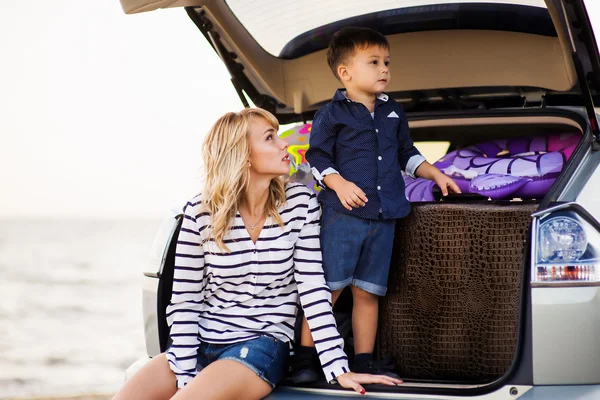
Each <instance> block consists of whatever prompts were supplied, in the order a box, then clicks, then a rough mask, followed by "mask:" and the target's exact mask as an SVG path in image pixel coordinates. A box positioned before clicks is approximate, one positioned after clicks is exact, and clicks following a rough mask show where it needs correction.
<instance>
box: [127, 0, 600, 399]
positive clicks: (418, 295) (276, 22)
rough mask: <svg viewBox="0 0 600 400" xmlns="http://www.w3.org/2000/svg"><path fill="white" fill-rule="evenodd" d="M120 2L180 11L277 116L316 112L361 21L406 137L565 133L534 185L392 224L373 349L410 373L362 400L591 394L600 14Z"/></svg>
mask: <svg viewBox="0 0 600 400" xmlns="http://www.w3.org/2000/svg"><path fill="white" fill-rule="evenodd" d="M594 1H597V0H594ZM121 3H122V6H123V9H124V10H125V12H127V13H135V12H141V11H149V10H153V9H156V8H160V7H184V6H185V12H187V14H188V15H189V17H190V19H191V22H192V23H194V24H196V26H197V27H198V29H199V31H200V32H199V34H201V35H203V36H204V37H205V38H206V40H208V41H209V42H210V43H211V44H212V46H213V48H214V49H215V51H216V52H217V53H218V55H219V56H220V57H221V58H222V59H223V62H224V63H225V65H226V66H227V68H228V70H229V71H230V73H231V77H232V83H233V85H234V86H235V88H236V90H237V92H238V93H239V95H240V98H241V99H242V101H243V102H244V103H245V104H248V101H247V99H248V98H249V99H250V100H251V101H252V102H253V103H254V104H257V105H259V106H261V107H264V108H266V109H268V110H270V111H271V112H273V113H274V114H275V115H276V116H277V118H278V119H279V120H280V122H281V123H282V124H287V123H293V122H298V123H304V122H306V121H310V120H311V118H312V116H313V115H314V112H315V111H316V110H317V109H318V108H319V107H320V106H321V105H322V104H324V103H325V102H327V101H328V100H329V99H330V98H331V96H332V95H333V93H334V92H335V89H336V88H337V87H338V86H339V82H337V81H336V80H335V78H334V77H333V75H332V73H331V71H330V70H329V68H328V66H327V62H326V59H325V52H326V47H327V44H328V42H329V40H330V39H331V36H332V34H333V33H334V32H335V31H337V30H338V29H339V28H341V27H344V26H367V27H371V28H374V29H377V30H378V31H380V32H381V33H383V34H385V35H386V36H387V38H388V40H389V43H390V47H391V49H390V50H391V55H392V62H391V70H392V71H391V72H392V76H393V79H392V80H391V82H390V85H389V87H388V89H389V91H388V93H389V95H390V96H392V97H393V98H394V99H395V100H397V101H398V102H400V103H401V104H402V105H403V107H404V109H405V111H406V113H407V116H408V119H409V124H410V128H411V135H412V137H413V139H414V140H415V142H416V143H417V144H419V143H423V142H431V141H442V142H447V143H448V144H449V151H454V150H457V149H464V148H467V147H469V146H471V145H474V144H476V143H481V142H485V141H492V140H496V139H502V140H506V141H510V140H512V139H514V138H517V137H537V136H540V135H546V136H547V137H550V136H552V135H554V136H553V137H561V135H562V134H568V133H572V134H575V135H577V138H578V140H577V141H576V142H577V143H576V145H574V147H573V148H572V149H571V150H572V152H570V153H569V154H568V157H565V159H564V160H563V161H564V162H563V163H562V164H561V168H560V169H559V170H558V171H554V172H553V174H554V175H553V176H551V177H550V178H551V179H552V180H551V181H549V182H550V184H549V188H548V189H547V190H545V192H544V193H543V194H541V195H540V194H538V195H536V196H530V197H531V198H526V197H524V196H522V197H518V198H517V197H511V198H509V199H504V200H487V197H486V200H484V201H481V200H475V199H473V198H470V197H460V196H456V197H455V198H454V201H452V202H449V201H439V200H437V201H436V200H435V199H433V200H431V199H430V201H427V202H414V203H413V212H412V214H411V216H410V217H408V218H406V219H405V220H403V221H401V222H399V223H398V224H397V235H396V239H395V240H396V243H395V252H394V256H393V261H392V270H391V276H390V282H389V292H388V295H387V296H386V297H385V298H383V299H382V300H381V307H380V309H381V310H380V329H379V333H378V343H377V352H378V355H379V356H386V355H392V356H393V358H394V362H395V368H396V371H397V372H398V374H399V375H400V376H401V377H403V378H404V379H405V383H404V384H403V385H401V386H398V387H383V386H373V387H371V388H369V395H370V397H371V398H381V399H384V398H385V399H507V400H508V399H521V400H526V399H531V400H533V399H536V400H542V399H543V400H548V399H561V400H564V399H578V400H591V399H600V266H599V265H598V263H599V254H600V223H599V221H600V171H599V170H598V164H599V162H600V152H599V151H598V150H599V149H600V131H599V126H598V119H597V117H596V113H595V108H596V107H598V103H599V102H600V96H599V95H600V57H599V53H598V47H597V44H596V40H595V37H594V33H593V31H592V28H591V22H590V17H595V18H596V21H598V18H597V16H594V15H589V14H588V12H587V11H586V5H588V6H589V4H591V3H592V0H587V1H583V0H546V1H543V0H529V1H525V0H522V1H518V0H505V1H495V0H486V1H485V2H482V1H426V0H410V1H409V0H406V1H385V0H371V1H342V0H335V1H334V0H329V1H328V0H321V1H316V0H310V1H309V0H304V1H302V0H298V1H294V2H292V1H279V2H273V1H268V0H254V1H244V0H227V1H222V0H177V1H174V0H121ZM182 12H183V10H182ZM207 73H208V72H207ZM548 146H549V145H548ZM507 147H509V146H508V145H507ZM503 150H507V151H508V152H510V149H503ZM546 151H548V152H549V151H551V149H550V148H549V147H548V148H546ZM542 153H545V152H542ZM523 154H524V153H522V154H521V155H520V157H528V156H527V155H523ZM505 155H506V154H505V153H503V152H499V153H498V154H492V156H494V157H503V156H505ZM536 155H538V153H535V152H534V153H532V154H530V156H532V157H534V156H536ZM482 157H488V158H489V157H490V154H486V155H483V156H482ZM567 159H568V161H567ZM511 165H512V164H511ZM507 168H508V170H507V172H508V173H510V172H511V171H510V169H511V167H510V166H508V167H507ZM537 168H538V169H540V170H542V169H543V166H542V165H541V163H540V165H539V166H537ZM550 178H549V179H550ZM398 179H402V178H401V177H398ZM530 180H531V179H530ZM492 189H493V188H492ZM181 216H182V210H176V211H174V212H173V214H172V215H171V216H170V217H169V218H168V219H167V220H166V222H165V224H164V226H163V228H162V229H161V231H160V232H159V234H158V235H157V238H156V242H155V246H154V249H155V252H156V253H155V256H154V261H153V262H152V263H151V264H150V265H149V266H148V268H147V270H146V272H145V273H144V283H143V304H144V310H143V311H144V323H145V334H146V348H147V352H148V356H147V357H145V358H144V359H142V360H139V361H138V362H137V363H136V364H134V365H133V366H131V368H129V370H128V375H131V373H133V372H135V371H136V370H137V369H138V368H139V366H140V365H143V363H145V362H146V361H148V359H149V358H150V357H153V356H155V355H157V354H159V353H161V352H163V351H165V350H166V349H167V348H168V342H169V327H168V326H167V323H166V318H165V308H166V306H167V304H168V303H169V300H170V296H171V287H172V278H173V262H174V253H175V244H176V241H177V235H178V229H179V227H180V224H181ZM349 301H350V299H349V298H342V299H341V300H340V301H339V302H338V304H337V305H336V310H337V311H339V312H341V311H343V310H344V309H347V308H348V304H349V303H348V302H349ZM354 397H355V394H353V393H352V392H351V391H347V390H342V389H340V387H339V386H333V385H328V384H326V383H324V382H318V383H314V384H310V385H304V386H294V385H293V384H291V383H290V382H289V381H286V382H284V383H283V384H282V385H280V387H278V388H277V389H276V390H275V391H274V392H273V393H272V394H271V395H269V396H268V399H273V400H284V399H287V400H292V399H294V400H301V399H308V398H311V399H323V400H325V399H332V398H337V399H346V398H347V399H350V398H354Z"/></svg>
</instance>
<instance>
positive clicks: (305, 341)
mask: <svg viewBox="0 0 600 400" xmlns="http://www.w3.org/2000/svg"><path fill="white" fill-rule="evenodd" d="M343 290H344V289H340V290H334V291H333V292H331V303H332V305H335V302H336V301H337V299H338V298H339V297H340V294H342V291H343ZM300 345H301V346H305V347H315V342H314V341H313V337H312V334H311V333H310V328H309V327H308V321H307V320H306V317H304V318H302V333H301V335H300Z"/></svg>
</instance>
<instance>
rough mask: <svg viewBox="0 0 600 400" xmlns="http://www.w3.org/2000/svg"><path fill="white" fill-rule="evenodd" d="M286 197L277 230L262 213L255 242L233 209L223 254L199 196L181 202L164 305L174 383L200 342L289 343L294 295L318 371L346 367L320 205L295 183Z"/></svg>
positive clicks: (182, 378) (192, 370)
mask: <svg viewBox="0 0 600 400" xmlns="http://www.w3.org/2000/svg"><path fill="white" fill-rule="evenodd" d="M286 195H287V202H286V204H284V205H283V206H282V207H281V208H280V209H279V213H280V214H281V217H282V218H283V221H284V226H283V228H281V227H280V226H279V225H277V224H276V223H275V222H274V221H271V220H270V219H267V221H266V222H265V225H264V227H263V229H262V231H261V232H260V236H259V238H258V240H257V242H256V244H254V243H253V242H252V240H251V239H250V235H249V234H248V231H247V230H246V228H245V227H244V224H243V222H242V219H241V217H240V214H239V213H237V215H236V217H235V221H234V222H233V226H232V229H231V230H230V231H229V232H228V233H227V234H226V235H225V243H226V245H227V246H228V247H229V250H230V251H231V252H230V253H224V252H222V251H221V250H220V249H219V247H218V246H217V245H216V243H215V242H214V241H213V240H212V239H209V240H206V241H204V239H206V236H207V230H206V228H207V226H208V225H209V224H210V216H209V214H208V213H206V212H205V211H204V210H203V209H202V207H201V203H202V200H201V197H200V195H199V196H196V197H195V198H194V199H192V200H191V202H189V203H188V204H187V207H186V209H185V215H184V220H183V224H182V228H181V232H180V234H179V239H178V241H177V251H176V256H175V271H174V279H173V296H172V298H171V304H170V305H169V307H168V308H167V320H168V323H169V324H170V325H171V338H172V340H173V344H172V345H171V347H170V348H169V350H168V352H167V359H168V360H169V364H170V365H171V369H172V370H173V372H174V373H175V374H176V376H177V386H178V387H183V386H184V385H185V384H186V383H187V382H189V381H190V380H191V379H192V378H193V377H194V376H195V375H196V355H197V348H198V345H199V344H200V342H201V341H204V342H208V343H235V342H241V341H244V340H248V339H252V338H255V337H257V336H259V335H271V336H274V337H276V338H278V339H280V340H283V341H285V342H291V340H292V339H293V337H294V323H295V319H296V313H297V311H298V300H300V303H301V305H302V308H303V309H304V312H305V315H306V317H307V320H308V324H309V326H310V329H311V332H312V335H313V338H314V339H315V345H316V348H317V352H318V353H319V358H320V360H321V364H322V366H323V370H324V372H325V376H326V377H327V378H328V380H333V379H335V378H336V377H337V376H339V375H341V374H343V373H346V372H349V368H348V360H347V357H346V354H345V353H344V351H343V339H342V338H341V337H340V335H339V332H338V330H337V327H336V324H335V320H334V317H333V314H332V311H331V293H330V291H329V289H328V287H327V286H326V284H325V278H324V275H323V269H322V265H321V247H320V240H319V233H320V225H319V217H320V213H321V212H320V208H319V204H318V202H317V199H316V196H315V195H314V194H313V193H312V192H310V190H309V189H308V188H307V187H306V186H304V185H301V184H297V183H294V184H288V185H287V187H286Z"/></svg>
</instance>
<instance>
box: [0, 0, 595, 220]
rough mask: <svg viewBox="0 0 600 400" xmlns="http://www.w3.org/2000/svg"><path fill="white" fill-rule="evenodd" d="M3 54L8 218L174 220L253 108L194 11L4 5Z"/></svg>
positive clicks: (0, 80) (0, 101) (4, 214)
mask: <svg viewBox="0 0 600 400" xmlns="http://www.w3.org/2000/svg"><path fill="white" fill-rule="evenodd" d="M587 4H588V12H589V13H590V16H591V17H592V22H593V25H594V26H597V22H598V15H599V13H600V5H599V4H597V3H592V2H590V1H587ZM592 4H594V5H593V6H592ZM596 31H597V32H598V31H600V30H599V29H596ZM0 49H2V64H1V67H0V71H1V72H2V73H1V74H0V93H1V95H0V218H40V217H43V218H48V217H51V218H122V217H155V216H156V217H158V216H162V215H164V214H165V212H166V211H167V210H169V209H170V208H172V207H179V206H181V205H182V204H184V202H185V201H186V200H187V199H188V198H189V197H191V196H193V195H194V194H195V193H196V192H198V191H199V190H200V188H201V187H200V165H201V159H200V151H201V143H202V139H203V137H204V134H205V133H206V131H207V130H208V129H209V128H210V126H211V124H212V123H213V122H214V121H215V120H216V119H217V118H218V117H219V116H221V115H222V114H224V113H225V112H227V111H232V110H239V109H241V108H242V104H241V102H240V100H239V99H238V97H237V94H236V93H235V91H234V89H233V87H232V85H231V83H230V81H229V76H228V73H227V71H226V70H225V68H224V66H223V64H222V63H221V61H220V60H219V59H218V57H217V56H216V54H215V53H214V51H213V50H212V48H211V47H210V46H209V44H208V42H207V41H206V40H205V39H204V37H203V36H202V35H201V33H200V32H199V31H198V30H197V28H196V27H195V26H194V24H193V23H192V22H191V21H190V20H189V18H188V17H187V15H186V13H185V11H184V10H183V9H167V10H158V11H153V12H149V13H143V14H137V15H125V14H124V13H123V11H122V10H121V7H120V4H119V2H118V0H102V1H90V0H52V1H48V0H28V1H22V0H0Z"/></svg>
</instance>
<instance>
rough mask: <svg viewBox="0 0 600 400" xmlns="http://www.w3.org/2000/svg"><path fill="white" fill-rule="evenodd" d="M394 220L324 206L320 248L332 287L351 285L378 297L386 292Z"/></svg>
mask: <svg viewBox="0 0 600 400" xmlns="http://www.w3.org/2000/svg"><path fill="white" fill-rule="evenodd" d="M395 226H396V220H393V219H392V220H385V219H379V220H369V219H363V218H358V217H355V216H353V215H348V214H346V213H343V212H339V211H337V210H334V209H333V208H331V207H328V206H325V205H324V206H323V214H322V217H321V248H322V251H323V270H324V271H325V280H326V281H327V285H328V286H329V288H330V289H331V290H340V289H343V288H345V287H346V286H349V285H353V286H356V287H358V288H360V289H362V290H364V291H366V292H369V293H372V294H375V295H377V296H384V295H385V293H386V292H387V280H388V274H389V271H390V261H391V258H392V248H393V245H394V230H395Z"/></svg>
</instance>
